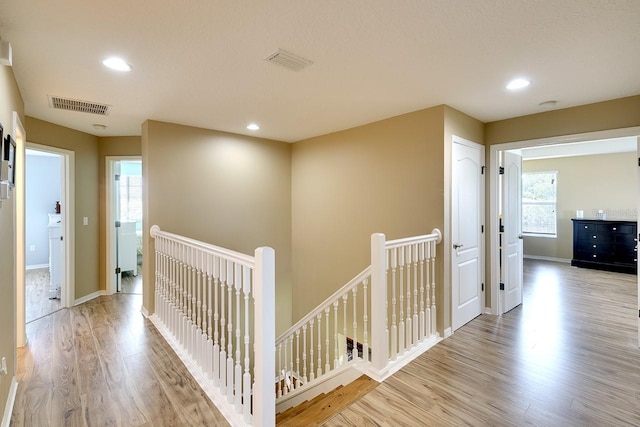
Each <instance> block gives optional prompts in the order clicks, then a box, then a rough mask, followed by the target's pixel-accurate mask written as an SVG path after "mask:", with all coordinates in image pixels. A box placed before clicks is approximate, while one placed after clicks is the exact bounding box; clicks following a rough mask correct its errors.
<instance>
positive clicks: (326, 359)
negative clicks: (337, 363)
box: [324, 306, 331, 373]
mask: <svg viewBox="0 0 640 427" xmlns="http://www.w3.org/2000/svg"><path fill="white" fill-rule="evenodd" d="M330 310H331V306H328V307H327V308H325V309H324V314H325V315H324V318H325V327H326V331H325V352H326V354H325V356H324V372H325V373H329V371H331V363H329V360H331V359H330V357H329V342H330V340H329V311H330Z"/></svg>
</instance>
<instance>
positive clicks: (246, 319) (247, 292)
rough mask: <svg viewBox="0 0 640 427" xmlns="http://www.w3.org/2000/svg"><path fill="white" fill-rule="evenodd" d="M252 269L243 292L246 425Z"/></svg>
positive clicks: (247, 417) (247, 272) (245, 414)
mask: <svg viewBox="0 0 640 427" xmlns="http://www.w3.org/2000/svg"><path fill="white" fill-rule="evenodd" d="M251 283H252V277H251V269H249V268H246V269H245V275H244V282H243V287H242V291H243V293H244V374H243V375H242V414H243V418H244V421H245V423H248V422H249V421H250V420H251V373H250V372H249V369H250V366H251V357H250V354H251V353H250V344H251V335H250V330H251V324H250V323H249V311H250V310H251V307H250V304H251V301H250V299H249V295H250V293H251Z"/></svg>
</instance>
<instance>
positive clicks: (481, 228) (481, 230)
mask: <svg viewBox="0 0 640 427" xmlns="http://www.w3.org/2000/svg"><path fill="white" fill-rule="evenodd" d="M480 232H481V233H484V225H481V226H480Z"/></svg>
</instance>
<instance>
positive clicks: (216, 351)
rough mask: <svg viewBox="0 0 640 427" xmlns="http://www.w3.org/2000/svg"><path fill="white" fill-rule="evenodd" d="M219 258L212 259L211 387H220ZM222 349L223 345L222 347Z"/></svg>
mask: <svg viewBox="0 0 640 427" xmlns="http://www.w3.org/2000/svg"><path fill="white" fill-rule="evenodd" d="M221 274H222V273H221V268H220V258H218V257H213V277H214V280H213V385H215V386H220V341H219V340H220V311H219V307H220V299H219V297H218V291H219V288H220V286H221V285H220V275H221ZM223 347H224V345H223Z"/></svg>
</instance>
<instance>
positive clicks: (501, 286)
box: [500, 283, 504, 291]
mask: <svg viewBox="0 0 640 427" xmlns="http://www.w3.org/2000/svg"><path fill="white" fill-rule="evenodd" d="M500 290H501V291H504V283H500Z"/></svg>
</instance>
